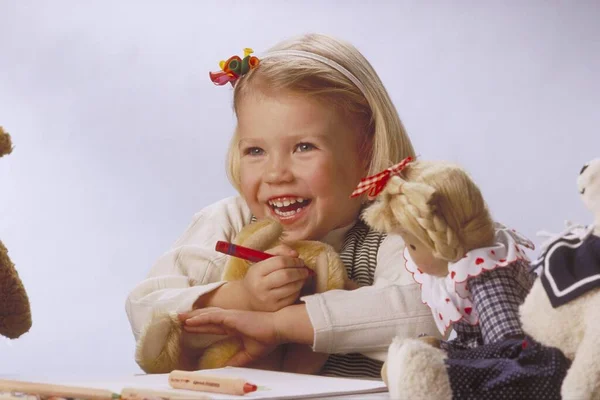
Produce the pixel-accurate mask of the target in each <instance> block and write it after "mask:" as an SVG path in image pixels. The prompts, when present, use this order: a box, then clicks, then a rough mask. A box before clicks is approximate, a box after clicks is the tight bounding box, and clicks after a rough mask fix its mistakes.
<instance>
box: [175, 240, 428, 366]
mask: <svg viewBox="0 0 600 400" xmlns="http://www.w3.org/2000/svg"><path fill="white" fill-rule="evenodd" d="M388 238H389V239H388ZM388 238H386V240H384V242H383V243H382V246H381V247H380V251H379V256H378V261H379V264H378V266H377V270H376V274H375V283H374V285H373V286H367V287H362V288H359V289H355V290H352V291H345V290H332V291H329V292H324V293H321V294H317V295H311V296H306V297H303V298H302V300H303V301H304V304H296V305H292V306H288V307H285V308H283V309H281V310H279V311H277V312H275V313H268V312H248V311H238V310H223V309H204V310H197V311H193V312H192V313H186V314H184V315H181V316H180V317H181V319H182V321H185V325H186V327H185V330H186V331H188V332H191V333H205V334H206V333H214V334H227V333H239V334H242V335H243V336H244V337H245V340H246V341H247V342H248V344H249V345H251V346H249V347H248V348H246V349H245V351H243V352H241V353H240V356H242V357H241V358H242V359H244V361H245V362H247V361H249V360H252V359H255V358H260V357H261V356H264V355H265V354H266V353H267V352H268V351H270V349H272V347H270V346H271V345H273V344H278V343H300V344H309V345H312V347H313V349H314V350H315V351H316V352H320V353H354V352H361V353H363V354H365V355H366V356H368V357H371V358H375V359H379V360H382V361H384V360H385V357H386V353H387V348H388V347H389V345H390V344H391V342H392V339H393V338H394V337H396V336H399V337H401V338H416V337H417V336H418V335H419V334H421V333H425V334H428V335H431V336H436V337H440V334H439V331H438V330H437V328H436V326H435V323H434V321H433V317H432V315H431V311H430V309H429V307H428V306H426V305H425V304H423V303H422V302H421V293H420V288H419V285H418V284H416V283H415V282H414V281H413V279H412V276H411V275H410V273H409V272H408V271H406V268H405V267H404V262H403V260H404V257H403V256H402V250H403V243H402V241H401V239H399V238H398V237H393V236H388ZM252 339H253V340H254V342H253V340H252ZM257 343H259V344H260V345H257ZM237 361H239V360H237ZM240 365H243V364H240Z"/></svg>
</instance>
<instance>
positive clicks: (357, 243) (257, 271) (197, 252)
mask: <svg viewBox="0 0 600 400" xmlns="http://www.w3.org/2000/svg"><path fill="white" fill-rule="evenodd" d="M223 77H225V78H226V79H225V80H221V81H220V80H219V79H221V78H223ZM230 78H231V79H230ZM215 79H216V83H225V82H228V81H231V82H232V83H233V84H234V94H233V102H234V109H235V113H236V117H237V127H236V130H235V133H234V135H233V139H232V141H231V144H230V148H229V154H228V159H229V162H228V174H229V177H230V180H231V182H232V183H233V185H234V186H235V188H236V189H237V190H238V191H239V193H240V195H241V196H239V197H233V198H227V199H224V200H222V201H219V202H217V203H216V204H213V205H211V206H209V207H207V208H205V209H203V210H202V211H200V212H199V213H198V214H196V215H195V217H194V219H193V222H192V224H191V225H190V226H189V227H188V229H187V230H186V232H185V233H184V234H183V236H181V237H180V238H179V240H178V241H177V242H176V243H175V244H174V246H173V247H172V248H171V249H170V250H169V251H168V252H166V253H165V254H164V255H163V256H162V257H160V258H159V260H158V261H157V262H156V264H155V265H154V267H153V268H152V270H151V271H150V273H149V275H148V277H147V279H145V280H144V281H142V282H141V283H140V284H139V285H137V286H136V287H135V288H134V289H133V290H132V292H131V293H130V294H129V296H128V299H127V314H128V317H129V320H130V323H131V326H132V330H133V333H134V336H135V338H136V340H137V341H138V344H139V343H141V342H143V343H145V347H146V348H142V349H140V348H138V349H137V350H138V351H137V356H136V361H137V362H138V364H139V365H140V366H141V367H142V368H143V369H145V366H146V365H149V364H151V363H152V362H153V358H156V357H157V355H158V354H159V353H160V351H161V349H162V348H163V346H164V344H165V341H166V340H172V338H169V339H167V337H166V333H165V332H163V333H161V330H160V329H153V330H152V332H153V333H152V335H153V336H152V338H151V340H148V338H145V339H146V340H143V341H141V340H140V338H141V336H142V335H143V334H144V332H145V331H146V330H145V328H146V326H147V325H148V324H149V323H150V321H151V319H152V316H153V315H156V314H157V313H165V312H176V313H179V314H180V315H181V321H182V324H184V326H185V327H186V329H185V330H184V331H183V333H182V337H181V338H180V339H181V340H182V343H183V346H184V354H185V355H186V357H184V358H183V359H182V360H181V365H178V366H177V368H180V369H183V368H194V358H195V357H196V356H197V352H198V349H201V348H203V347H205V346H206V345H207V344H208V343H212V342H214V341H215V340H217V339H221V338H222V337H215V335H213V334H215V333H216V334H224V333H228V334H236V335H240V336H242V338H243V340H244V345H245V348H244V350H243V351H241V352H240V353H238V354H237V355H236V356H234V358H232V359H231V360H230V362H229V364H230V365H247V364H248V363H251V362H253V361H255V360H257V359H259V358H261V357H262V356H265V355H266V354H268V353H269V351H270V350H271V349H272V348H273V347H274V345H276V344H278V343H283V342H290V343H292V342H293V343H300V344H308V345H310V346H312V348H313V350H314V351H315V352H321V353H328V354H331V356H330V357H329V359H328V362H327V363H326V364H325V366H324V367H323V370H322V371H321V373H322V374H327V375H344V376H371V377H379V376H380V369H381V366H382V361H383V360H384V359H385V354H386V350H387V347H388V346H389V344H390V343H391V341H392V338H393V337H395V336H400V337H407V338H408V337H416V336H418V335H419V334H422V333H426V334H435V331H436V328H435V324H434V322H433V319H432V317H431V313H430V312H429V309H428V308H427V306H425V305H423V304H422V303H421V300H420V294H419V286H418V285H417V284H416V283H415V282H414V281H413V280H412V277H411V276H410V274H409V273H408V272H407V271H406V270H405V269H404V268H398V260H400V259H401V257H402V247H403V243H402V241H401V239H400V238H399V237H397V236H386V235H385V234H382V233H378V232H375V231H373V230H371V229H369V228H368V227H367V226H366V225H365V224H364V223H363V222H361V221H360V220H359V215H360V211H361V209H362V207H363V205H364V203H365V200H366V199H364V198H349V194H350V193H351V192H352V189H353V188H354V187H355V186H356V184H357V183H358V182H359V181H360V179H361V178H362V177H363V176H364V175H365V174H368V173H372V172H373V171H378V170H381V169H382V168H386V167H388V166H389V165H391V164H394V163H396V162H398V161H400V160H401V159H403V158H404V157H406V156H410V155H413V153H414V152H413V148H412V145H411V142H410V140H409V138H408V136H407V135H406V133H405V131H404V128H403V127H402V124H401V122H400V120H399V117H398V115H397V113H396V111H395V109H394V107H393V105H392V102H391V100H390V98H389V96H388V94H387V92H386V90H385V89H384V87H383V84H382V83H381V81H380V80H379V78H378V76H377V74H376V73H375V71H374V70H373V68H372V67H371V65H370V64H369V63H368V62H367V60H366V59H365V58H364V57H363V56H362V54H361V53H360V52H359V51H358V50H356V49H355V48H354V47H353V46H352V45H350V44H348V43H345V42H342V41H339V40H336V39H333V38H331V37H328V36H323V35H315V34H312V35H306V36H303V37H300V38H297V39H294V40H289V41H286V42H284V43H281V44H279V45H278V46H276V47H275V48H273V49H271V50H270V51H269V52H267V53H266V54H264V55H262V56H260V58H259V62H258V63H257V62H256V60H254V61H253V62H252V68H250V69H249V71H248V72H247V73H245V74H239V76H238V75H236V76H234V75H228V77H227V76H225V75H224V74H221V75H220V78H219V77H218V76H217V77H216V78H215ZM263 217H270V218H276V219H277V220H279V221H280V222H281V223H282V224H283V225H284V227H285V232H284V239H286V240H288V241H293V240H299V239H308V240H320V241H323V242H326V243H328V244H330V245H332V246H333V247H334V248H335V249H336V250H338V251H339V252H340V256H341V258H342V260H343V261H344V263H345V265H346V267H347V271H348V275H349V277H350V278H351V279H353V280H354V281H355V282H356V283H358V285H359V286H360V287H359V288H358V289H355V290H353V291H331V292H326V293H322V294H318V295H311V296H306V297H303V298H302V299H301V300H302V302H301V303H299V304H298V302H297V300H298V297H299V293H300V290H301V288H302V286H303V285H304V283H305V280H306V278H307V276H308V272H307V269H306V268H304V267H303V264H302V260H299V259H298V258H297V254H295V253H294V252H293V251H292V250H291V249H290V248H288V247H286V246H279V247H278V248H275V249H273V250H271V253H272V254H275V255H276V257H273V258H270V259H268V260H266V261H263V262H259V263H256V264H254V265H253V266H252V268H250V269H249V271H248V273H247V275H246V276H245V277H244V279H243V280H241V281H232V282H224V281H222V280H221V274H222V270H223V267H224V265H225V262H226V256H224V255H222V254H220V253H217V252H216V251H215V250H214V248H215V243H216V241H218V240H224V241H232V240H233V239H234V237H235V235H236V233H237V232H239V231H240V229H241V228H242V227H243V226H244V225H246V224H248V223H250V222H251V221H252V220H253V219H255V218H263ZM206 322H208V324H206ZM177 340H179V339H177ZM138 347H143V346H138Z"/></svg>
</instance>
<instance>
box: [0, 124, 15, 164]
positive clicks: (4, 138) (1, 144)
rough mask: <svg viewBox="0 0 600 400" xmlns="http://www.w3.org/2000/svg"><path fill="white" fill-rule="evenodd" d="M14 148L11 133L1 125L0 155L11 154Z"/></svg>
mask: <svg viewBox="0 0 600 400" xmlns="http://www.w3.org/2000/svg"><path fill="white" fill-rule="evenodd" d="M12 149H13V147H12V142H11V140H10V135H9V134H8V132H6V131H5V130H4V129H3V128H2V127H1V126H0V157H2V156H5V155H7V154H10V153H11V152H12Z"/></svg>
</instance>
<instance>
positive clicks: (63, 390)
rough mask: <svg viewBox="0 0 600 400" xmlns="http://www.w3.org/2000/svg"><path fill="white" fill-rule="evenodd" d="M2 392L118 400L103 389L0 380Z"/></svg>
mask: <svg viewBox="0 0 600 400" xmlns="http://www.w3.org/2000/svg"><path fill="white" fill-rule="evenodd" d="M3 391H4V392H12V393H26V394H32V395H39V396H56V397H67V398H75V399H86V400H118V399H119V398H120V395H119V394H117V393H113V392H111V391H110V390H105V389H93V388H85V387H79V386H65V385H54V384H50V383H38V382H25V381H15V380H6V379H0V392H3Z"/></svg>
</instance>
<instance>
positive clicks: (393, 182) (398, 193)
mask: <svg viewBox="0 0 600 400" xmlns="http://www.w3.org/2000/svg"><path fill="white" fill-rule="evenodd" d="M386 191H388V193H389V194H390V195H393V197H390V198H389V207H390V208H391V210H392V213H393V214H394V217H395V219H396V220H397V221H398V223H399V225H400V226H401V227H403V229H406V230H408V231H410V232H411V233H412V234H414V235H415V236H416V237H417V238H419V240H421V241H422V242H423V243H425V244H426V245H427V246H428V247H429V248H430V250H431V251H432V253H433V255H434V257H436V258H441V259H445V260H448V261H453V260H457V259H459V258H461V257H462V256H463V254H464V250H463V248H462V246H461V244H460V238H459V237H458V235H457V234H456V232H455V231H454V230H453V229H452V228H451V227H449V226H448V224H447V223H446V221H445V220H444V219H443V218H440V216H439V215H438V214H437V211H438V210H437V208H438V207H437V203H438V198H439V196H438V193H437V192H436V190H435V189H434V188H433V187H432V186H430V185H428V184H425V183H417V182H407V181H405V180H403V179H402V178H400V177H399V176H394V177H393V178H391V179H390V182H389V183H388V186H387V187H386Z"/></svg>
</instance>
